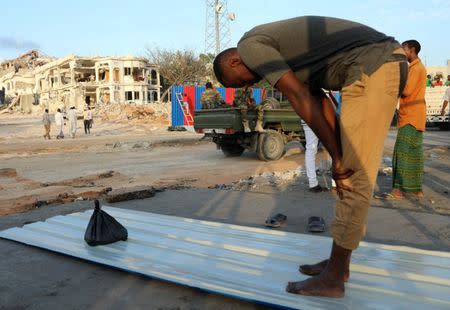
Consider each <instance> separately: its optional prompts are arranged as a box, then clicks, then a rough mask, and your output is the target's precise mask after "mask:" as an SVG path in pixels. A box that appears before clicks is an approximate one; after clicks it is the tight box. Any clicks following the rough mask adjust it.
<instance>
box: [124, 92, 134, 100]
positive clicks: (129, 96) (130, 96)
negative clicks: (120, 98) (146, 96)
mask: <svg viewBox="0 0 450 310" xmlns="http://www.w3.org/2000/svg"><path fill="white" fill-rule="evenodd" d="M125 100H133V92H132V91H126V92H125Z"/></svg>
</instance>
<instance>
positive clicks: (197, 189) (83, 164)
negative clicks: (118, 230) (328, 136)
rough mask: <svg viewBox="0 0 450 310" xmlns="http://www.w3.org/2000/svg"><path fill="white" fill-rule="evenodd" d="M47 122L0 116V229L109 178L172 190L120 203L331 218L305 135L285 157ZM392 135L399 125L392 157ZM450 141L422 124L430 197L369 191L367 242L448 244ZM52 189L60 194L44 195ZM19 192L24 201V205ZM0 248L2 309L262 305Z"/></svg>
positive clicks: (47, 212)
mask: <svg viewBox="0 0 450 310" xmlns="http://www.w3.org/2000/svg"><path fill="white" fill-rule="evenodd" d="M7 124H8V125H7ZM41 131H42V128H41V126H40V124H39V120H38V119H30V118H19V119H18V118H11V117H7V118H1V119H0V137H1V138H0V139H1V140H0V168H9V169H5V170H2V176H0V212H3V214H7V213H8V214H10V215H5V216H1V217H0V230H2V229H6V228H8V227H13V226H21V225H23V224H25V223H27V222H31V221H38V220H43V219H46V218H48V217H50V216H54V215H57V214H66V213H71V212H75V211H79V210H85V209H87V208H91V207H92V202H91V201H75V202H68V201H70V200H73V199H75V198H78V197H80V196H83V195H84V194H86V193H87V192H89V191H90V192H91V193H90V194H89V195H92V196H95V195H96V193H98V192H99V191H102V190H105V189H107V188H108V187H112V188H121V187H134V186H137V185H152V186H155V187H160V188H161V187H168V189H167V190H166V191H164V192H161V193H157V194H156V196H155V197H153V198H149V199H144V200H134V201H127V202H121V203H115V204H114V206H116V207H121V208H131V209H136V210H144V211H149V212H157V213H163V214H172V215H177V216H184V217H191V218H198V219H208V220H213V221H219V222H228V223H236V224H241V225H250V226H261V224H262V223H263V222H264V219H265V218H266V216H267V215H269V214H271V213H273V212H283V213H284V214H286V215H287V216H288V224H287V226H285V227H282V228H281V229H282V230H287V231H292V232H299V233H304V232H305V227H306V223H307V219H308V217H309V216H311V215H319V216H323V217H324V218H325V220H326V223H327V224H329V223H330V222H331V220H332V218H333V202H334V197H333V194H332V193H330V192H328V193H321V194H311V193H309V192H307V191H305V188H306V186H307V185H306V178H305V176H304V173H303V171H302V169H300V170H299V169H298V167H299V166H301V165H302V164H303V160H304V158H303V154H302V153H301V152H300V151H299V150H300V149H299V147H298V146H297V145H291V146H290V149H289V150H288V154H287V155H288V156H286V157H285V158H283V159H282V160H280V161H278V162H275V163H262V162H260V161H258V160H257V159H256V156H255V155H254V154H251V153H244V155H243V156H242V157H240V158H224V157H223V155H222V154H221V152H219V151H217V150H216V149H215V147H214V145H212V144H210V143H208V142H202V141H199V136H198V135H195V134H191V133H187V132H181V133H180V132H177V133H174V132H167V131H166V130H165V129H162V128H155V127H154V126H152V125H148V124H132V125H130V126H124V125H123V124H121V123H117V124H115V123H108V122H106V121H105V123H104V124H102V123H100V122H96V124H94V128H93V134H92V135H91V136H85V135H84V133H80V135H79V137H77V138H76V139H74V140H72V139H69V140H64V141H56V140H51V141H45V140H43V139H42V138H41V136H40V132H41ZM394 141H395V131H391V132H390V135H389V138H388V139H387V141H386V148H385V156H386V158H388V157H389V155H390V154H391V152H392V149H393V144H394ZM448 145H450V137H449V135H448V132H439V131H430V132H428V133H427V134H426V138H425V156H426V167H425V172H426V174H425V180H424V191H425V195H426V196H425V198H423V199H421V200H415V199H413V198H410V197H409V198H408V199H405V200H403V201H388V202H386V201H381V200H377V199H373V200H372V208H371V209H370V216H369V225H368V233H367V236H366V240H367V241H372V242H382V243H390V244H400V245H408V246H414V247H419V248H425V249H432V250H440V251H450V221H449V219H450V218H449V214H450V197H449V194H448V190H449V187H450V186H449V185H450V181H449V175H450V157H449V150H448ZM319 158H320V159H324V158H325V154H323V153H321V154H320V156H319ZM386 167H387V168H388V164H387V165H386V164H383V165H381V172H380V175H379V177H378V187H377V189H376V192H377V193H379V192H384V191H388V190H389V184H390V181H391V178H390V175H389V169H385V170H384V171H386V172H387V173H382V170H383V168H386ZM111 171H112V172H111ZM16 173H17V175H16ZM261 174H262V175H261ZM251 176H253V177H252V178H250V177H251ZM320 182H321V183H322V184H325V183H327V184H329V179H328V178H327V177H326V175H325V176H324V177H322V176H321V177H320ZM211 187H212V188H211ZM61 193H63V195H62V197H58V195H60V194H61ZM83 193H84V194H83ZM46 195H47V196H46ZM86 195H87V194H86ZM86 198H91V197H86ZM51 199H55V200H54V201H53V204H50V205H45V203H43V202H42V201H49V202H52V201H51ZM58 199H59V200H58ZM27 200H28V204H26V201H27ZM18 201H23V202H24V203H23V204H22V206H26V208H24V209H20V208H18V207H17V205H15V203H17V202H18ZM36 202H38V204H36ZM62 202H67V203H65V204H61V203H62ZM36 206H37V207H38V208H36ZM30 208H32V209H31V211H28V212H26V213H17V212H24V211H27V210H30ZM5 210H6V211H5ZM13 213H15V214H13ZM325 235H329V232H328V229H327V232H326V233H325ZM0 246H1V247H2V251H0V260H1V261H2V264H0V309H55V308H59V309H61V308H67V309H86V308H93V309H123V308H126V309H161V310H162V309H263V308H264V307H263V306H259V305H254V304H251V303H246V302H241V301H237V300H233V299H228V298H224V297H221V296H217V295H214V294H208V293H204V292H200V291H198V290H194V289H190V288H186V287H181V286H177V285H173V284H169V283H164V282H161V281H156V280H149V279H147V278H143V277H139V276H136V275H132V274H128V273H125V272H121V271H117V270H111V269H108V268H105V267H102V266H97V265H93V264H90V263H87V262H83V261H80V260H77V259H73V258H68V257H65V256H62V255H58V254H53V253H49V252H46V251H43V250H39V249H35V248H32V247H27V246H23V245H20V244H16V243H14V242H10V241H6V240H0ZM47 266H52V268H48V267H47ZM293 276H294V277H295V275H293Z"/></svg>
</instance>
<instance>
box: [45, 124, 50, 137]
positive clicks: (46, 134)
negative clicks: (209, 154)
mask: <svg viewBox="0 0 450 310" xmlns="http://www.w3.org/2000/svg"><path fill="white" fill-rule="evenodd" d="M44 130H45V133H44V138H48V139H50V124H48V125H44Z"/></svg>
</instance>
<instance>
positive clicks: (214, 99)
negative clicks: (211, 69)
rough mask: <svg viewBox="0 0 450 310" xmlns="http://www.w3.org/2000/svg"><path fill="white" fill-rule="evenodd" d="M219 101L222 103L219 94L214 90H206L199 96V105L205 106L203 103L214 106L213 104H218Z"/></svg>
mask: <svg viewBox="0 0 450 310" xmlns="http://www.w3.org/2000/svg"><path fill="white" fill-rule="evenodd" d="M221 101H222V96H220V93H219V92H218V91H217V90H215V89H207V90H205V91H204V92H203V93H202V95H201V96H200V103H201V104H205V103H209V104H215V103H220V102H221Z"/></svg>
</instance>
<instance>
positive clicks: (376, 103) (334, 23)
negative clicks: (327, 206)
mask: <svg viewBox="0 0 450 310" xmlns="http://www.w3.org/2000/svg"><path fill="white" fill-rule="evenodd" d="M407 70H408V64H407V61H406V57H405V53H404V51H403V49H402V48H401V45H400V44H399V43H398V42H397V41H395V39H394V38H393V37H389V36H386V35H385V34H383V33H380V32H378V31H376V30H374V29H372V28H370V27H368V26H365V25H362V24H359V23H356V22H352V21H348V20H343V19H337V18H332V17H320V16H302V17H297V18H292V19H288V20H282V21H278V22H274V23H270V24H265V25H261V26H257V27H255V28H253V29H252V30H250V31H248V32H247V33H245V34H244V36H243V37H242V38H241V40H240V41H239V43H238V46H237V48H231V49H227V50H225V51H223V52H221V53H220V54H219V55H217V57H216V58H215V60H214V73H215V75H216V77H217V79H218V80H219V81H220V82H221V83H222V84H223V85H224V86H226V87H244V86H248V85H252V84H254V83H256V82H258V81H260V80H261V79H265V80H267V81H268V82H269V83H270V84H272V85H273V86H274V87H276V88H277V89H278V90H280V91H281V92H282V93H283V94H284V95H285V96H286V97H287V99H288V100H289V101H290V103H291V105H292V106H293V108H294V109H295V111H296V112H297V114H298V115H299V116H300V117H301V118H302V119H303V120H304V121H305V122H306V124H308V126H309V127H310V128H311V129H312V130H313V131H314V133H315V134H316V135H317V136H318V138H319V139H320V141H321V142H322V143H323V145H324V146H325V147H326V149H327V150H328V152H329V153H330V156H331V158H332V175H333V179H334V180H335V181H336V186H337V192H338V194H339V198H340V200H338V202H337V205H336V216H335V220H334V222H333V224H332V236H333V241H334V242H333V247H332V249H331V255H330V258H329V259H328V260H325V261H322V262H320V263H318V264H316V265H303V266H300V272H302V273H305V274H308V275H315V276H314V277H312V278H309V279H307V280H305V281H301V282H291V283H289V284H288V285H287V287H286V290H287V291H288V292H290V293H295V294H302V295H313V296H327V297H342V296H344V292H345V287H344V282H345V281H347V279H348V277H349V265H350V258H351V254H352V250H355V249H356V248H357V247H358V245H359V242H360V240H361V239H362V237H363V235H364V233H365V230H366V223H367V214H368V209H369V202H370V199H371V197H372V193H373V188H374V185H375V180H376V175H377V170H378V167H379V164H380V160H381V154H382V151H383V147H384V140H385V138H386V135H387V132H388V129H389V125H390V122H391V120H392V116H393V114H394V111H395V107H396V105H397V101H398V98H399V96H400V94H402V91H403V88H404V83H405V81H406V77H407ZM321 88H323V89H329V90H340V91H341V93H342V99H341V100H342V104H341V111H340V120H339V126H337V123H336V122H335V117H334V113H328V112H327V111H326V110H325V108H324V107H323V106H322V104H320V102H321V99H320V97H318V96H316V95H314V94H315V93H316V92H317V90H320V89H321ZM328 115H333V117H328ZM293 277H295V276H294V275H293Z"/></svg>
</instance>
